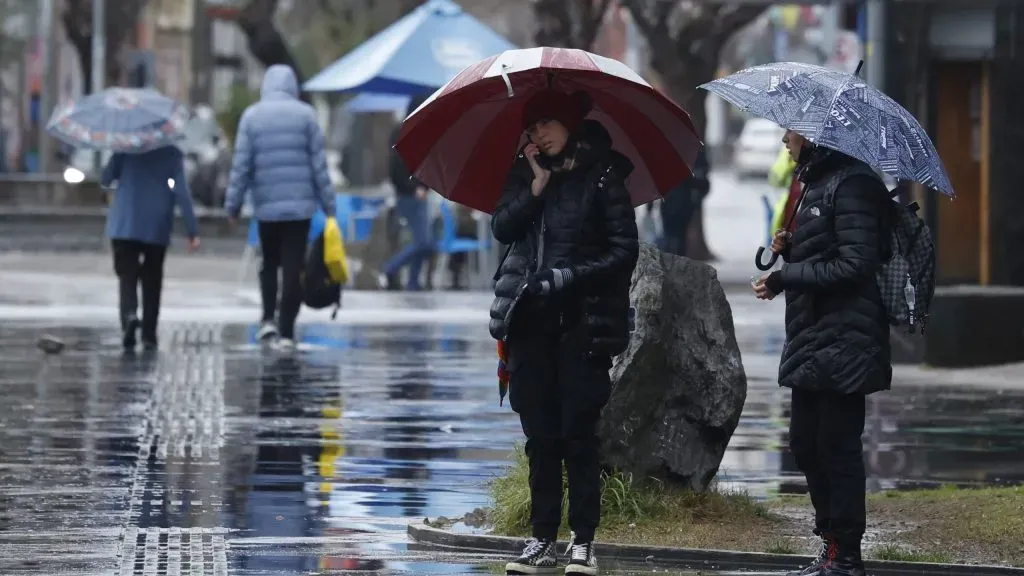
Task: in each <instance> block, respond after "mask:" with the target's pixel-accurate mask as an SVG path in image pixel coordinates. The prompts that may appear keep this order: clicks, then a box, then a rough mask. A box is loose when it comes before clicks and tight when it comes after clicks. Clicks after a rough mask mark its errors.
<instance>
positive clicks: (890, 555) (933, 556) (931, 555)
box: [871, 544, 953, 564]
mask: <svg viewBox="0 0 1024 576" xmlns="http://www.w3.org/2000/svg"><path fill="white" fill-rule="evenodd" d="M871 556H873V557H874V558H876V559H878V560H888V561H890V562H930V563H933V564H948V563H949V562H952V561H953V557H952V556H951V555H950V554H948V553H946V552H938V551H932V552H924V551H921V550H912V549H910V548H905V547H903V546H898V545H896V544H886V545H885V546H880V547H878V548H875V549H874V550H872V552H871Z"/></svg>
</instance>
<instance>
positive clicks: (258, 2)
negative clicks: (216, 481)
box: [238, 0, 310, 103]
mask: <svg viewBox="0 0 1024 576" xmlns="http://www.w3.org/2000/svg"><path fill="white" fill-rule="evenodd" d="M277 4H278V0H249V3H248V4H246V5H245V7H244V8H242V10H241V11H240V12H239V13H238V26H239V27H240V28H241V29H242V32H243V33H244V34H245V37H246V39H247V40H248V42H249V53H250V54H252V56H253V58H256V60H258V61H259V63H260V64H262V65H263V66H264V67H266V68H269V67H270V66H273V65H274V64H284V65H285V66H288V67H289V68H291V69H292V70H294V71H295V76H296V78H297V79H298V81H299V85H300V86H301V85H302V84H303V83H304V82H305V81H306V76H305V74H303V73H302V70H301V69H300V68H299V64H298V62H297V61H296V60H295V56H294V55H293V54H292V52H291V50H290V49H289V48H288V44H287V43H286V42H285V40H284V37H283V36H282V35H281V32H280V31H279V30H278V29H277V26H275V25H274V14H275V13H276V12H277ZM302 99H303V101H305V102H307V103H308V102H309V101H310V98H309V94H306V93H304V92H303V93H302Z"/></svg>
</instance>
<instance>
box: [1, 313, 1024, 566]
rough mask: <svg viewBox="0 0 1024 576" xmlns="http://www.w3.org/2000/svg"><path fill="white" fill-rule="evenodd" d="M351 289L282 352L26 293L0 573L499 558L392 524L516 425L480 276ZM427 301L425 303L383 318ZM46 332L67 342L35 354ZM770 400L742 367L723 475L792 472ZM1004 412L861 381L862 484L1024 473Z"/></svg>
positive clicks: (467, 486)
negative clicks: (134, 330) (864, 393)
mask: <svg viewBox="0 0 1024 576" xmlns="http://www.w3.org/2000/svg"><path fill="white" fill-rule="evenodd" d="M352 297H353V299H354V300H355V301H356V305H355V307H356V308H361V309H362V312H363V313H364V314H365V315H366V317H364V318H363V319H362V320H361V321H349V322H345V321H344V320H343V321H342V322H341V323H334V324H331V323H327V322H322V321H319V320H317V319H316V318H312V321H311V322H309V323H306V324H305V325H303V326H302V327H301V340H302V342H303V345H302V347H301V350H300V351H299V353H298V354H295V355H294V356H291V357H289V356H281V355H278V354H276V353H274V352H271V351H267V350H263V349H262V348H261V347H260V346H258V345H257V344H255V343H254V329H255V327H254V326H253V325H245V324H231V323H228V324H225V323H222V322H219V321H218V322H208V321H205V320H204V319H203V318H204V317H205V316H206V315H207V313H208V312H212V311H213V306H211V308H210V309H209V310H207V309H203V308H200V307H197V308H195V309H194V310H193V314H192V315H193V318H192V319H191V322H188V321H183V319H181V318H178V319H175V320H172V321H169V322H167V323H165V325H164V326H163V331H162V334H161V344H162V347H161V350H160V351H159V352H158V353H156V354H152V355H142V354H140V355H137V356H124V355H122V353H121V351H120V348H119V341H118V333H117V330H116V327H115V326H114V325H113V324H112V323H111V322H110V321H109V319H108V320H107V321H105V322H104V321H97V320H94V319H92V314H87V313H86V312H88V311H90V310H92V311H93V312H95V313H97V314H98V313H99V310H100V307H99V306H97V305H91V304H90V305H88V306H80V307H78V308H74V307H72V308H68V309H67V310H66V311H65V312H66V313H68V314H72V315H71V316H68V317H66V318H62V319H54V318H52V317H47V314H45V313H44V312H45V311H46V310H47V309H48V308H42V307H33V306H24V307H22V310H21V312H22V313H21V314H20V315H16V317H15V318H12V319H8V320H5V321H3V322H2V323H0V367H2V368H0V369H2V377H0V393H2V394H3V396H4V398H5V401H4V402H3V403H2V404H0V573H2V574H4V575H11V574H59V573H69V574H96V575H100V574H105V575H111V574H116V575H118V576H136V575H138V576H142V575H162V574H167V575H181V576H207V575H227V574H231V575H238V576H243V575H257V574H283V575H293V574H294V575H305V574H345V573H352V572H358V571H379V570H386V571H388V572H389V573H410V574H424V573H434V574H442V573H443V574H467V573H475V572H488V571H493V570H494V569H495V568H496V567H499V566H500V560H501V559H500V558H488V557H479V556H472V557H468V556H459V555H448V554H439V553H437V552H435V551H425V550H422V549H419V550H418V549H417V548H416V547H415V545H411V544H410V543H409V542H408V540H407V538H406V536H405V527H406V525H407V524H408V523H409V522H411V521H416V520H420V519H422V518H423V517H437V516H447V517H458V516H461V515H462V514H464V513H465V512H467V511H469V510H472V509H474V508H476V507H479V506H486V505H487V503H488V497H487V486H486V485H487V481H488V480H489V479H490V478H492V477H493V476H495V475H497V474H500V473H501V471H502V467H503V466H504V465H505V463H506V462H507V460H506V458H507V456H508V454H509V452H510V450H511V449H512V446H513V443H514V442H515V441H516V440H518V438H519V430H518V423H517V420H516V419H515V418H514V416H513V415H512V413H511V412H510V411H509V410H508V408H507V406H506V407H504V408H502V407H499V406H498V403H497V393H496V387H495V381H494V352H493V343H492V341H491V340H490V339H489V338H488V336H487V333H486V327H485V325H484V324H483V323H482V322H480V321H472V320H471V319H470V320H467V319H465V318H457V317H456V315H457V314H458V312H457V311H458V310H459V309H472V308H473V307H474V306H477V305H478V304H479V302H480V301H482V300H484V297H482V296H473V295H467V296H462V297H458V296H447V297H435V296H423V295H415V296H408V297H404V296H393V297H392V298H393V299H392V300H391V301H386V302H383V303H382V302H381V301H380V300H379V296H376V295H372V294H371V295H358V294H355V295H352ZM105 298H106V297H105V296H102V295H100V294H97V295H96V299H97V300H98V301H103V300H104V299H105ZM174 298H176V296H172V297H171V298H170V299H171V300H172V301H173V300H174ZM237 298H242V299H244V297H243V296H237ZM732 300H733V302H734V307H735V311H734V313H735V315H736V318H737V330H738V336H739V339H740V341H741V345H742V347H743V350H744V360H745V363H747V364H750V365H752V366H757V365H758V363H759V362H762V363H764V362H768V361H769V360H770V358H772V357H773V356H774V355H777V354H778V349H779V347H780V345H781V334H780V330H779V328H778V323H777V318H776V321H775V322H772V318H773V315H775V314H777V310H775V309H769V310H770V312H765V309H764V308H755V307H753V306H752V305H751V303H750V302H749V300H748V299H747V295H746V294H745V293H734V294H732ZM374 301H377V304H376V306H377V308H376V312H375V311H374V309H371V308H372V307H373V306H374V304H373V302H374ZM429 302H434V303H435V304H436V305H437V306H439V308H436V309H435V310H434V311H433V312H434V315H433V316H429V315H426V316H423V317H422V318H421V319H420V320H418V321H417V322H415V323H413V324H408V325H403V324H401V323H399V322H398V321H397V320H394V316H396V315H397V316H399V317H400V315H401V313H402V312H403V310H408V311H413V310H418V311H419V313H420V314H423V313H424V308H425V307H429V306H427V305H428V304H429ZM459 303H461V305H462V308H460V307H459ZM239 306H240V307H241V306H242V304H239ZM32 310H38V311H39V312H40V313H41V315H42V316H44V317H46V318H45V319H43V320H32V319H30V318H28V316H30V314H29V312H31V311H32ZM75 310H78V311H79V312H80V313H81V314H80V315H77V316H76V315H74V311H75ZM254 313H255V308H253V307H250V310H249V311H248V312H247V315H252V314H254ZM483 313H484V312H483V310H481V311H480V314H481V315H483ZM375 315H377V316H379V319H380V321H379V322H374V321H371V320H368V318H372V317H374V316H375ZM214 316H216V315H214ZM445 317H449V318H451V319H452V321H451V322H446V321H444V318H445ZM389 318H390V319H391V320H392V321H389V320H388V319H389ZM240 319H244V317H243V318H240ZM184 320H187V319H184ZM44 332H46V333H51V334H55V335H57V336H59V337H61V338H62V339H64V340H65V341H66V342H67V344H68V350H67V351H66V352H65V353H64V354H63V355H61V356H57V357H44V356H42V355H41V354H40V353H39V352H38V351H37V350H36V349H35V339H36V337H37V336H38V335H39V334H41V333H44ZM751 371H752V372H755V371H756V368H752V369H751ZM786 411H787V399H786V394H785V393H784V392H782V391H780V390H779V389H778V388H777V387H776V386H775V385H774V383H773V382H772V381H771V379H770V377H769V376H768V375H764V374H761V375H758V374H754V373H752V374H751V377H750V393H749V397H748V401H747V406H746V410H745V412H744V416H743V420H742V421H741V424H740V428H739V430H738V431H737V434H736V436H735V437H734V439H733V441H732V444H731V448H730V451H729V453H728V454H727V456H726V459H725V462H724V463H723V470H722V478H723V480H724V481H725V482H726V483H728V484H731V485H737V486H741V487H744V488H746V489H748V490H750V491H752V492H754V493H757V494H767V493H769V492H772V491H775V490H783V491H799V489H800V483H801V482H800V480H799V478H798V476H799V475H798V473H797V472H796V471H795V470H796V469H795V466H794V464H793V461H792V459H791V458H790V456H789V455H788V452H787V451H786V449H785V444H786V437H785V426H786V417H787V412H786ZM1022 413H1024V393H1022V392H1015V391H994V390H991V389H972V388H943V387H938V386H924V387H922V386H919V385H897V386H896V390H895V391H894V392H891V393H888V394H882V395H876V396H874V397H872V398H871V401H870V408H869V414H870V417H869V423H868V433H867V446H868V453H867V460H868V463H869V471H870V474H871V483H872V485H873V486H875V487H885V486H893V485H900V484H906V483H919V482H1002V481H1018V482H1019V481H1022V480H1024V458H1021V456H1022V452H1024V450H1022V449H1021V447H1020V446H1021V441H1020V440H1021V436H1022V435H1024V419H1022V417H1021V416H1020V415H1021V414H1022ZM619 573H624V574H626V573H628V574H639V573H646V571H645V570H643V568H642V567H636V568H629V567H622V568H621V572H619ZM661 573H662V574H664V573H665V572H661Z"/></svg>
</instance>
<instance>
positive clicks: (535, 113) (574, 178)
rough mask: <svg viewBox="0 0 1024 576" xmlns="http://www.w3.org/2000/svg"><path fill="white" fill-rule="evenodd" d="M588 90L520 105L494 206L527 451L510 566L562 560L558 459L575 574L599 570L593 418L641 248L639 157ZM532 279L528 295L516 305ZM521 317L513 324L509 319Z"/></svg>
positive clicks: (496, 324) (499, 332)
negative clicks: (632, 176)
mask: <svg viewBox="0 0 1024 576" xmlns="http://www.w3.org/2000/svg"><path fill="white" fill-rule="evenodd" d="M587 112H589V97H587V96H586V93H583V92H577V93H575V94H573V95H568V94H565V93H562V92H557V91H554V90H545V91H542V92H538V93H537V94H535V95H533V96H532V97H531V98H530V99H529V100H528V101H527V102H526V104H525V106H524V109H523V115H522V126H523V130H524V132H525V134H526V136H527V138H528V141H529V144H527V145H526V146H525V148H524V149H523V152H522V153H521V154H520V155H519V158H518V159H517V160H516V163H515V164H514V165H513V167H512V170H511V171H510V173H509V176H508V180H507V182H506V184H505V188H504V192H503V194H502V198H501V200H500V201H499V203H498V207H497V209H496V210H495V212H494V219H493V220H492V225H491V227H492V231H493V232H494V237H495V238H496V239H497V240H498V241H499V242H502V243H503V244H508V245H512V246H513V248H512V250H511V251H510V252H509V254H508V256H507V257H506V258H505V261H504V263H503V264H502V266H501V268H500V270H499V280H498V283H497V286H496V288H495V295H496V298H495V300H494V304H493V305H492V307H491V326H490V328H491V334H492V335H493V336H494V337H495V338H498V339H505V341H506V343H507V346H508V362H507V369H508V372H509V374H510V382H509V402H510V404H511V405H512V409H513V410H515V411H516V412H517V413H518V414H519V418H520V421H521V423H522V426H523V432H524V433H525V434H526V438H527V441H526V454H527V456H528V458H529V461H530V494H531V501H532V513H531V521H532V523H533V539H531V540H530V541H529V543H528V544H527V546H526V548H525V550H524V551H523V553H522V555H521V556H520V557H519V558H517V559H516V560H515V561H513V562H511V563H509V565H508V567H507V570H508V573H510V574H536V573H542V571H543V570H544V569H553V568H554V567H555V540H556V537H557V534H558V528H559V523H560V520H561V515H562V514H561V513H562V463H563V462H564V463H565V466H566V468H567V470H568V474H569V523H570V527H571V528H572V530H573V542H572V544H571V547H570V550H569V565H568V566H567V567H566V573H569V574H573V573H575V574H596V573H597V563H596V560H595V557H594V550H593V541H594V532H595V530H596V529H597V526H598V523H599V520H600V515H601V461H600V456H599V442H598V438H597V423H598V419H599V418H600V415H601V410H602V408H603V407H604V405H605V403H606V402H607V401H608V397H609V395H610V393H611V382H610V380H609V376H608V370H609V368H611V364H612V362H611V358H612V356H614V355H616V354H619V353H620V352H622V351H623V350H625V348H626V344H627V343H628V341H629V326H628V324H629V319H628V314H629V285H630V278H631V277H632V274H633V267H634V265H635V264H636V260H637V253H638V240H637V227H636V219H635V216H634V213H633V205H632V202H631V200H630V195H629V192H628V191H627V190H626V186H625V178H626V177H627V176H629V173H630V172H631V171H632V170H633V164H632V162H630V161H629V159H627V158H626V157H625V156H623V155H622V154H620V153H618V152H616V151H615V150H613V149H612V147H611V137H610V136H609V135H608V131H607V130H606V129H605V128H604V127H603V126H602V125H601V124H600V123H598V122H597V121H595V120H584V117H585V116H586V114H587ZM524 286H525V290H526V292H527V294H526V295H525V296H524V297H523V298H522V300H521V302H519V304H518V305H517V306H516V307H515V308H516V309H515V310H514V311H511V313H510V308H511V307H512V303H513V302H514V301H515V300H516V299H517V296H520V290H522V289H523V287H524ZM513 315H514V317H515V322H514V323H513V322H512V317H513Z"/></svg>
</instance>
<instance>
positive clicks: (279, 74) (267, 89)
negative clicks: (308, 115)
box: [260, 64, 299, 98]
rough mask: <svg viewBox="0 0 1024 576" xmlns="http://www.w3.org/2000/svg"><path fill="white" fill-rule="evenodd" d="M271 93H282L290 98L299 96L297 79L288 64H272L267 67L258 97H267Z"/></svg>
mask: <svg viewBox="0 0 1024 576" xmlns="http://www.w3.org/2000/svg"><path fill="white" fill-rule="evenodd" d="M273 94H283V95H286V96H290V97H291V98H298V97H299V81H298V79H297V78H296V77H295V71H294V70H292V69H291V67H290V66H285V65H284V64H274V65H273V66H271V67H270V68H267V73H266V74H264V75H263V86H262V87H261V88H260V98H267V97H268V96H271V95H273Z"/></svg>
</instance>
